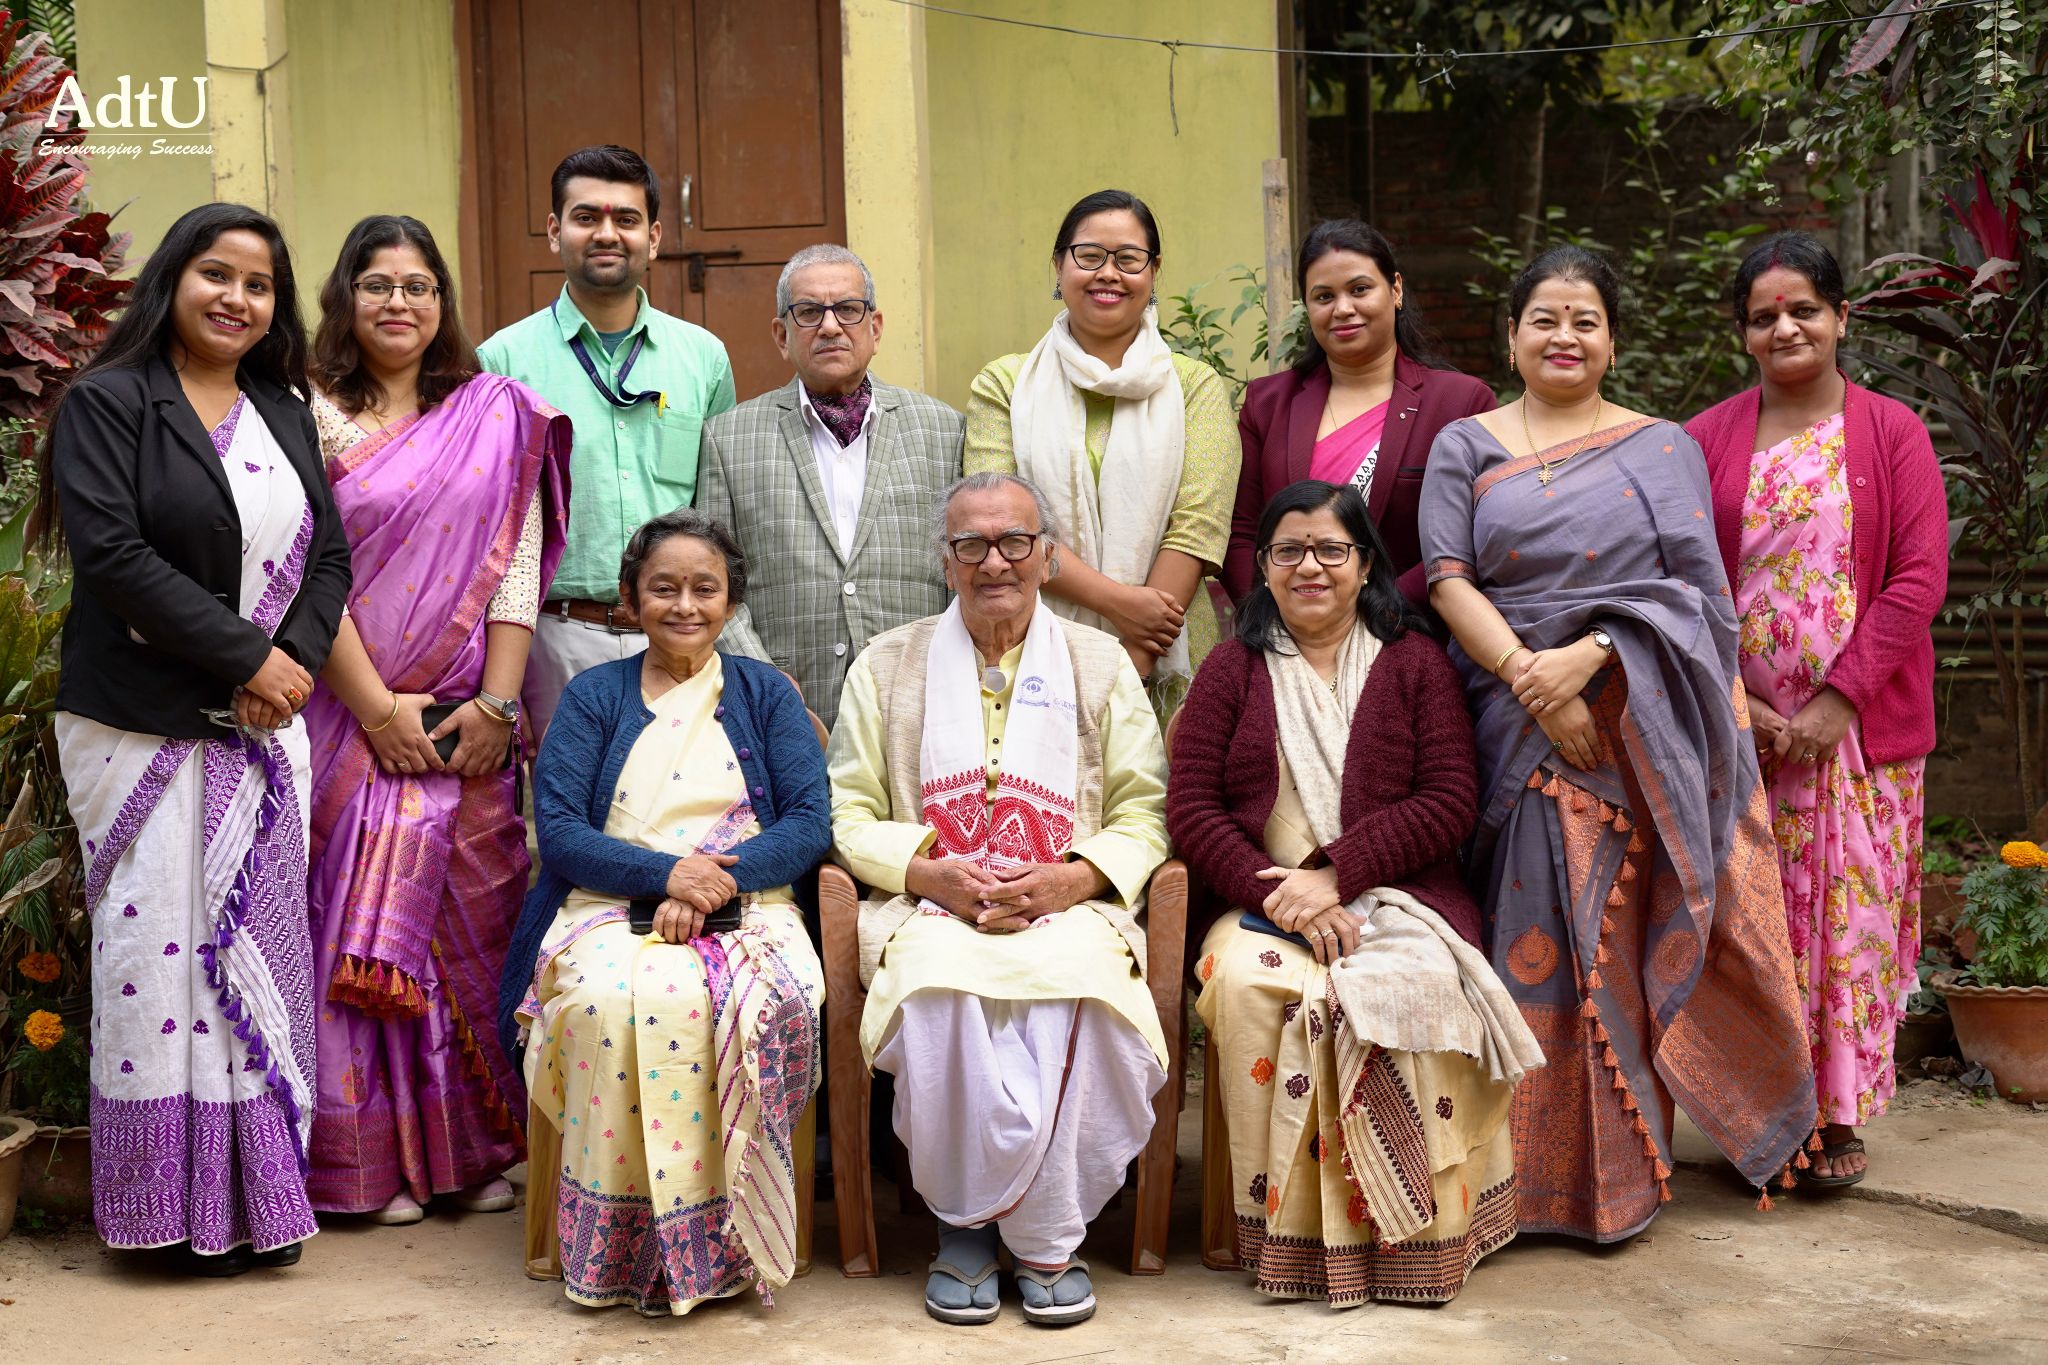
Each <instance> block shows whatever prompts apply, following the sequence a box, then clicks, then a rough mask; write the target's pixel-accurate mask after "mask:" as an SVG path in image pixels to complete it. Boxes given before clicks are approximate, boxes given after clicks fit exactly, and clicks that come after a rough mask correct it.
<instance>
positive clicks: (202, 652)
mask: <svg viewBox="0 0 2048 1365" xmlns="http://www.w3.org/2000/svg"><path fill="white" fill-rule="evenodd" d="M305 353H306V344H305V334H304V331H303V329H302V328H301V326H300V322H299V313H298V295H297V292H296V288H295V285H294V283H293V280H292V270H291V258H290V256H289V254H288V253H287V251H286V249H285V243H284V238H283V236H282V235H281V234H280V233H279V231H278V229H277V225H276V224H275V223H273V222H272V221H271V220H270V219H269V218H266V217H265V216H264V215H262V214H260V213H258V212H256V211H255V210H253V209H248V208H244V207H242V206H240V205H237V204H209V205H206V206H204V207H201V208H196V209H194V210H192V211H191V212H190V213H187V214H186V215H185V216H184V217H182V218H180V219H179V220H178V221H177V223H175V224H174V225H173V226H172V227H171V230H170V231H169V232H168V233H167V234H165V237H164V240H163V244H162V245H161V246H159V247H158V248H157V250H156V251H155V253H154V254H152V255H151V256H150V258H149V262H148V263H147V264H146V265H144V266H143V268H142V273H141V275H140V276H139V277H138V279H137V281H136V287H135V293H134V296H133V299H132V301H131V302H130V303H129V304H128V307H127V311H126V312H124V313H123V314H122V316H121V319H120V320H119V321H118V322H117V323H115V325H114V328H113V330H112V332H111V333H110V334H109V336H108V338H107V341H106V345H105V346H104V347H103V349H102V350H101V351H100V353H99V355H98V356H97V357H96V358H95V359H94V360H93V361H92V363H91V364H89V365H88V366H86V368H85V369H84V371H82V372H81V373H80V375H79V376H78V378H77V379H76V380H74V381H73V383H72V385H71V387H70V389H69V391H68V392H67V393H66V394H65V396H64V400H63V402H62V403H61V404H60V405H59V407H58V410H57V415H56V418H55V420H54V422H53V423H52V426H51V432H50V439H49V441H48V443H47V445H46V447H45V450H44V465H43V481H42V490H41V497H42V500H43V501H42V506H41V508H40V509H39V510H40V513H41V515H40V518H39V520H40V525H41V529H42V531H43V533H44V535H45V538H46V539H56V538H58V535H59V531H60V526H59V520H61V539H62V540H63V541H64V542H66V543H67V544H68V545H69V547H70V551H71V559H72V565H73V568H74V570H75V583H74V589H73V594H72V602H71V611H70V615H69V617H68V619H67V620H66V621H65V624H64V645H63V665H64V666H63V673H62V676H61V678H60V680H59V682H58V685H57V710H58V715H57V721H56V729H57V745H58V753H59V756H60V758H61V760H62V763H63V768H64V781H65V786H66V787H67V788H68V796H69V802H70V807H71V813H72V816H73V818H74V819H75V820H76V821H77V823H78V830H79V839H80V842H81V846H82V849H83V852H84V854H85V861H86V888H85V899H86V908H87V909H88V911H89V912H90V913H91V915H92V918H93V940H94V945H95V946H94V950H93V954H94V955H93V963H92V980H93V1021H92V1037H93V1049H92V1086H93V1103H92V1130H93V1132H92V1161H93V1217H94V1220H95V1222H96V1223H97V1224H98V1227H99V1232H100V1235H101V1236H102V1237H103V1238H105V1239H106V1242H107V1244H108V1245H109V1246H114V1247H161V1248H168V1249H169V1251H170V1254H171V1255H172V1257H173V1259H174V1260H175V1261H176V1262H177V1263H178V1264H179V1265H180V1266H181V1267H182V1268H184V1269H187V1270H190V1271H193V1272H194V1273H198V1274H206V1275H227V1274H234V1273H237V1272H239V1271H242V1270H246V1269H248V1268H249V1267H250V1266H251V1265H252V1264H270V1265H281V1264H290V1263H291V1262H293V1261H296V1260H297V1259H298V1243H299V1242H300V1241H301V1240H302V1239H304V1238H306V1237H308V1236H310V1235H312V1233H313V1232H314V1231H315V1228H314V1225H313V1212H312V1208H311V1205H310V1204H309V1203H308V1202H307V1197H306V1184H305V1176H304V1174H303V1172H304V1169H305V1150H306V1146H305V1144H306V1138H307V1132H308V1126H309V1124H310V1122H311V1119H312V1115H313V1102H312V1085H313V1009H314V1001H313V990H312V981H311V977H310V974H309V967H310V963H311V958H312V945H311V943H310V941H309V939H308V934H307V927H306V852H307V850H306V841H307V827H308V823H309V812H308V810H307V806H306V798H307V790H308V781H307V774H308V770H309V763H308V759H309V754H308V752H307V746H306V737H305V729H304V727H303V726H297V725H294V723H293V714H294V713H295V712H296V711H297V710H298V709H299V708H300V707H301V706H303V705H304V704H305V702H306V699H307V698H308V697H309V696H310V695H311V694H312V691H313V677H314V675H316V674H317V673H319V671H320V668H321V665H322V664H323V663H325V662H326V658H327V650H328V646H329V645H330V644H331V643H332V642H333V639H334V632H335V628H336V627H337V625H338V624H339V623H340V619H341V613H342V608H343V604H344V602H345V601H346V599H347V596H348V590H349V552H348V542H347V539H346V537H345V536H344V535H343V532H342V527H341V523H340V519H339V518H338V516H337V515H336V513H335V510H334V501H333V498H332V496H331V495H330V493H329V491H328V484H327V478H326V475H325V473H324V471H323V470H322V467H321V463H320V456H319V449H320V446H319V440H318V437H317V435H316V433H315V429H314V425H313V417H312V413H311V412H310V411H309V410H308V409H307V407H306V405H305V403H304V401H303V400H302V398H301V396H300V395H302V394H303V393H304V392H305V391H306V370H305ZM295 390H296V392H295ZM53 513H54V514H55V516H54V518H53V515H52V514H53Z"/></svg>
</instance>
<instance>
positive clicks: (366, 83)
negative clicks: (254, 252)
mask: <svg viewBox="0 0 2048 1365" xmlns="http://www.w3.org/2000/svg"><path fill="white" fill-rule="evenodd" d="M208 3H209V0H79V5H78V50H79V78H80V84H81V86H82V87H83V89H84V92H85V94H86V95H87V97H88V98H89V99H92V100H95V101H96V100H97V99H98V98H99V97H100V95H101V94H102V93H104V92H107V91H111V90H113V89H114V88H115V83H116V81H117V79H118V78H119V77H120V76H121V75H123V74H127V75H130V76H132V77H133V78H134V80H135V81H136V82H141V81H143V80H145V79H147V80H151V81H154V80H156V79H158V78H160V77H162V76H178V77H181V78H191V77H196V76H203V75H205V74H206V71H207V66H206V60H207V52H206V27H207V24H206V20H207V8H208ZM211 3H213V4H214V5H216V6H219V5H221V4H222V3H223V0H211ZM284 12H285V41H286V53H285V66H286V69H287V76H288V80H287V83H286V86H285V88H286V90H287V91H288V92H289V102H290V125H289V132H288V134H287V136H288V139H289V146H288V149H285V150H284V151H281V153H280V154H281V155H283V154H287V152H288V154H289V155H290V157H291V169H292V172H293V174H292V181H293V194H292V198H291V201H290V204H289V207H288V209H287V210H286V211H285V212H284V213H283V214H282V215H281V216H282V218H283V222H284V228H285V232H286V235H287V237H288V239H289V240H290V242H291V247H292V260H293V264H294V266H295V267H296V269H297V271H298V275H299V294H300V298H301V300H302V302H303V303H304V304H305V306H306V308H307V310H308V312H307V320H308V322H309V323H311V322H313V321H314V320H316V318H317V312H316V310H315V301H316V300H317V299H318V297H319V291H320V281H321V280H322V279H324V278H325V277H326V275H327V272H328V271H329V270H331V269H332V268H333V266H334V258H335V255H336V253H337V252H339V250H340V249H341V243H342V239H343V238H344V237H346V236H347V235H348V230H349V228H350V227H352V226H354V224H355V222H356V220H357V219H359V218H361V217H363V216H364V215H366V214H370V213H409V214H411V215H413V216H414V217H415V218H418V219H420V220H421V221H423V222H425V223H426V225H427V226H428V227H429V228H430V229H432V231H433V233H434V237H435V239H436V240H437V241H439V242H440V244H441V249H442V251H443V252H444V253H445V254H446V255H447V256H448V258H449V265H450V266H451V268H454V269H456V270H458V271H459V270H460V265H459V262H458V260H457V255H458V252H457V240H456V238H457V227H458V222H459V218H458V213H459V208H458V202H457V201H458V188H459V182H460V174H461V156H462V129H461V119H460V114H459V110H458V108H457V99H458V90H459V85H458V83H457V79H456V76H457V73H456V69H455V36H454V20H453V14H452V11H451V3H450V0H350V3H349V4H347V5H342V4H337V3H335V2H334V0H286V4H285V11H284ZM189 92H190V85H189V79H188V80H187V81H185V82H183V83H181V88H180V92H179V93H180V96H181V98H187V99H189ZM180 114H181V116H185V117H189V113H188V112H187V110H185V109H181V110H180ZM209 122H210V120H209ZM166 131H168V130H166ZM193 131H195V132H199V131H210V129H195V130H193ZM154 136H155V134H154V133H152V132H150V131H148V130H132V129H131V130H128V131H127V132H125V133H123V132H114V131H109V132H107V133H106V134H104V135H97V134H96V135H95V136H93V137H91V138H88V139H87V145H88V146H91V145H93V144H94V143H95V142H100V141H119V142H128V143H133V142H136V141H138V140H139V141H141V142H142V143H144V144H145V146H146V145H147V144H148V143H149V142H150V141H151V139H152V138H153V137H154ZM186 141H191V140H190V139H187V140H186ZM87 183H88V185H89V187H90V193H91V196H92V199H93V202H94V203H95V204H97V205H100V206H102V207H105V208H110V209H111V208H113V207H115V206H116V205H119V204H121V203H123V202H124V201H132V202H129V203H128V207H127V208H126V209H125V210H124V211H123V212H122V214H121V217H120V218H119V219H118V220H117V221H118V224H119V226H121V227H123V228H125V229H126V230H128V231H129V232H132V233H134V234H135V244H134V246H133V247H132V248H131V253H130V260H131V262H132V264H133V265H135V266H139V265H140V264H141V263H142V260H143V258H144V257H145V256H147V255H148V254H149V251H150V249H151V248H152V247H154V246H155V245H156V243H157V241H158V240H159V239H160V238H161V237H162V236H163V233H164V229H165V228H167V227H169V226H170V224H171V222H172V221H173V220H174V219H176V218H177V216H178V215H179V214H181V213H183V212H184V211H185V210H186V209H189V208H191V207H192V206H193V205H194V204H199V203H204V202H206V201H208V200H210V199H212V198H213V197H214V188H213V166H212V164H211V162H210V161H209V159H208V158H207V157H205V156H178V155H150V154H149V153H148V152H147V151H146V150H145V151H144V153H143V154H142V155H141V156H135V157H111V156H109V157H100V158H95V159H94V161H93V163H92V170H91V174H90V178H89V180H88V181H87Z"/></svg>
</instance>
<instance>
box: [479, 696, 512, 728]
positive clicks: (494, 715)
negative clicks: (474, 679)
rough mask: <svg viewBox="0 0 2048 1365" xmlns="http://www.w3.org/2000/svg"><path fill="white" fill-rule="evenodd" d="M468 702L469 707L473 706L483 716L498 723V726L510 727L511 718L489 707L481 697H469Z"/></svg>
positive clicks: (493, 707)
mask: <svg viewBox="0 0 2048 1365" xmlns="http://www.w3.org/2000/svg"><path fill="white" fill-rule="evenodd" d="M469 702H470V705H472V706H474V707H475V708H476V709H477V710H479V711H481V712H483V713H484V714H485V715H487V716H489V717H490V718H491V719H492V720H494V721H496V722H498V724H500V725H510V724H511V723H512V717H511V716H509V715H507V714H506V713H505V712H503V711H500V710H499V709H498V708H497V707H495V706H493V705H491V704H490V703H489V702H487V701H485V700H484V699H483V698H482V697H471V698H470V699H469Z"/></svg>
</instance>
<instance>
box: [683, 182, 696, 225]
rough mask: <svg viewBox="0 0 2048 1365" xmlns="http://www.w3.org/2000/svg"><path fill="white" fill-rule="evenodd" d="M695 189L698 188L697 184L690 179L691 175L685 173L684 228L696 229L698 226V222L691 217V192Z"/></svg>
mask: <svg viewBox="0 0 2048 1365" xmlns="http://www.w3.org/2000/svg"><path fill="white" fill-rule="evenodd" d="M695 187H696V182H695V181H694V180H692V179H691V178H690V176H689V174H688V173H687V172H685V173H684V175H683V226H684V227H695V226H696V225H697V223H696V220H695V219H694V218H692V217H691V216H690V191H691V190H692V189H694V188H695Z"/></svg>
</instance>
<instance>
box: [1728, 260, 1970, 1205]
mask: <svg viewBox="0 0 2048 1365" xmlns="http://www.w3.org/2000/svg"><path fill="white" fill-rule="evenodd" d="M1731 294H1732V303H1733V306H1734V311H1735V320H1736V326H1737V328H1738V330H1739V331H1740V333H1741V336H1742V340H1743V345H1744V348H1745V349H1746V350H1748V352H1749V354H1750V355H1751V356H1752V357H1753V358H1754V359H1755V360H1756V362H1757V368H1758V370H1759V373H1760V376H1761V378H1762V381H1763V382H1762V383H1761V385H1760V386H1759V387H1757V388H1754V389H1751V390H1749V391H1747V392H1745V393H1741V394H1738V395H1736V396H1735V397H1734V398H1731V399H1729V400H1728V401H1727V402H1725V403H1722V404H1720V405H1718V406H1717V407H1713V408H1710V409H1708V410H1707V411H1706V412H1704V413H1701V414H1700V415H1699V416H1698V417H1696V418H1694V419H1693V421H1692V422H1691V423H1690V424H1688V428H1687V429H1688V430H1689V431H1691V433H1692V434H1693V436H1694V438H1695V439H1696V440H1698V441H1699V443H1700V445H1701V447H1702V448H1703V449H1704V450H1705V451H1706V454H1707V463H1708V467H1709V470H1710V471H1711V474H1712V479H1713V488H1714V517H1715V523H1716V530H1717V533H1718V537H1719V540H1720V544H1721V554H1722V558H1723V559H1724V560H1725V561H1726V564H1727V569H1728V578H1729V582H1730V583H1731V584H1733V585H1734V590H1735V601H1736V610H1737V611H1738V612H1739V613H1740V616H1741V630H1742V635H1741V650H1740V652H1741V661H1742V678H1743V682H1744V684H1745V685H1746V686H1747V687H1748V689H1749V710H1750V717H1751V723H1752V726H1753V729H1754V733H1755V738H1756V743H1757V748H1758V750H1759V754H1760V757H1761V758H1762V761H1763V768H1764V778H1765V780H1766V782H1767V783H1768V784H1769V787H1770V802H1771V825H1772V833H1773V834H1774V835H1775V836H1776V839H1777V842H1778V860H1779V866H1780V868H1781V870H1782V872H1783V876H1784V882H1785V909H1786V913H1787V915H1788V916H1789V918H1790V924H1789V928H1790V933H1791V939H1792V951H1793V956H1794V959H1795V964H1796V968H1797V971H1798V974H1799V991H1800V995H1801V998H1802V999H1803V1001H1804V1002H1805V1005H1806V1018H1807V1032H1808V1040H1809V1042H1810V1044H1811V1045H1812V1048H1813V1061H1814V1075H1815V1082H1816V1090H1817V1094H1816V1102H1817V1110H1818V1114H1817V1122H1818V1124H1819V1126H1820V1136H1821V1141H1822V1148H1821V1151H1820V1153H1819V1154H1818V1156H1817V1158H1816V1159H1815V1160H1814V1162H1813V1166H1812V1169H1811V1170H1810V1171H1809V1172H1808V1182H1809V1183H1811V1184H1815V1185H1821V1186H1842V1185H1853V1184H1855V1183H1856V1182H1857V1181H1859V1180H1861V1179H1862V1178H1863V1174H1864V1171H1865V1169H1866V1165H1867V1162H1866V1158H1865V1155H1864V1150H1863V1144H1862V1142H1861V1141H1860V1140H1859V1139H1858V1138H1857V1137H1856V1127H1857V1125H1859V1124H1863V1123H1867V1122H1868V1121H1870V1120H1871V1119H1873V1118H1876V1117H1877V1116H1878V1115H1880V1114H1882V1113H1883V1112H1884V1110H1885V1105H1886V1103H1887V1102H1888V1101H1889V1100H1890V1099H1891V1095H1892V1090H1893V1087H1894V1083H1895V1077H1894V1073H1893V1065H1892V1038H1893V1034H1894V1032H1895V1031H1896V1029H1897V1026H1898V1021H1899V1018H1900V1016H1901V1015H1902V1014H1903V1013H1904V1012H1905V1007H1906V997H1907V996H1908V995H1910V994H1911V993H1912V990H1913V988H1914V985H1915V964H1916V962H1917V961H1918V958H1919V954H1920V844H1921V819H1922V812H1923V805H1924V800H1925V785H1924V780H1923V772H1924V767H1925V760H1926V755H1927V752H1928V751H1929V750H1930V749H1932V748H1933V747H1934V686H1933V683H1934V648H1933V641H1932V637H1931V635H1930V633H1929V627H1930V626H1931V625H1932V624H1933V620H1934V614H1935V612H1937V611H1938V610H1939V609H1940V607H1941V602H1942V598H1943V596H1944V594H1945V592H1946V590H1947V582H1948V504H1947V499H1946V498H1945V496H1944V494H1943V491H1942V484H1941V474H1940V471H1939V468H1938V466H1937V465H1936V462H1935V457H1934V450H1933V446H1932V444H1931V443H1930V442H1929V440H1928V437H1927V429H1926V427H1925V426H1924V425H1923V424H1922V423H1921V421H1920V419H1919V418H1917V417H1916V416H1914V415H1913V413H1912V412H1911V410H1909V409H1908V408H1906V407H1905V406H1904V405H1902V404H1900V403H1897V402H1894V401H1893V400H1891V399H1889V398H1884V397H1880V396H1879V395H1877V394H1874V393H1871V392H1869V391H1867V390H1865V389H1863V388H1860V387H1859V386H1857V385H1855V384H1852V383H1850V382H1849V381H1848V379H1847V378H1846V377H1845V376H1844V375H1843V374H1842V372H1841V371H1840V370H1838V369H1837V368H1836V367H1835V353H1836V348H1837V347H1838V346H1839V344H1840V342H1841V340H1842V337H1843V335H1844V333H1845V332H1846V330H1847V327H1848V318H1849V308H1848V304H1847V302H1846V297H1845V293H1844V290H1843V284H1842V272H1841V267H1840V266H1839V265H1837V264H1836V262H1835V259H1834V257H1833V256H1832V255H1830V254H1829V253H1828V251H1827V249H1826V248H1825V247H1823V246H1821V245H1820V243H1819V242H1817V241H1815V240H1814V239H1813V238H1811V237H1809V236H1807V235H1806V234H1804V233H1787V234H1784V235H1783V236H1780V237H1777V238H1774V239H1772V240H1771V241H1768V242H1766V243H1764V244H1763V245H1762V246H1759V247H1758V248H1756V249H1755V250H1754V251H1752V252H1751V253H1750V254H1749V256H1748V257H1747V258H1746V259H1745V260H1744V261H1743V263H1742V265H1741V268H1740V269H1739V270H1738V271H1737V272H1736V277H1735V284H1734V288H1733V290H1732V291H1731Z"/></svg>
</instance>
